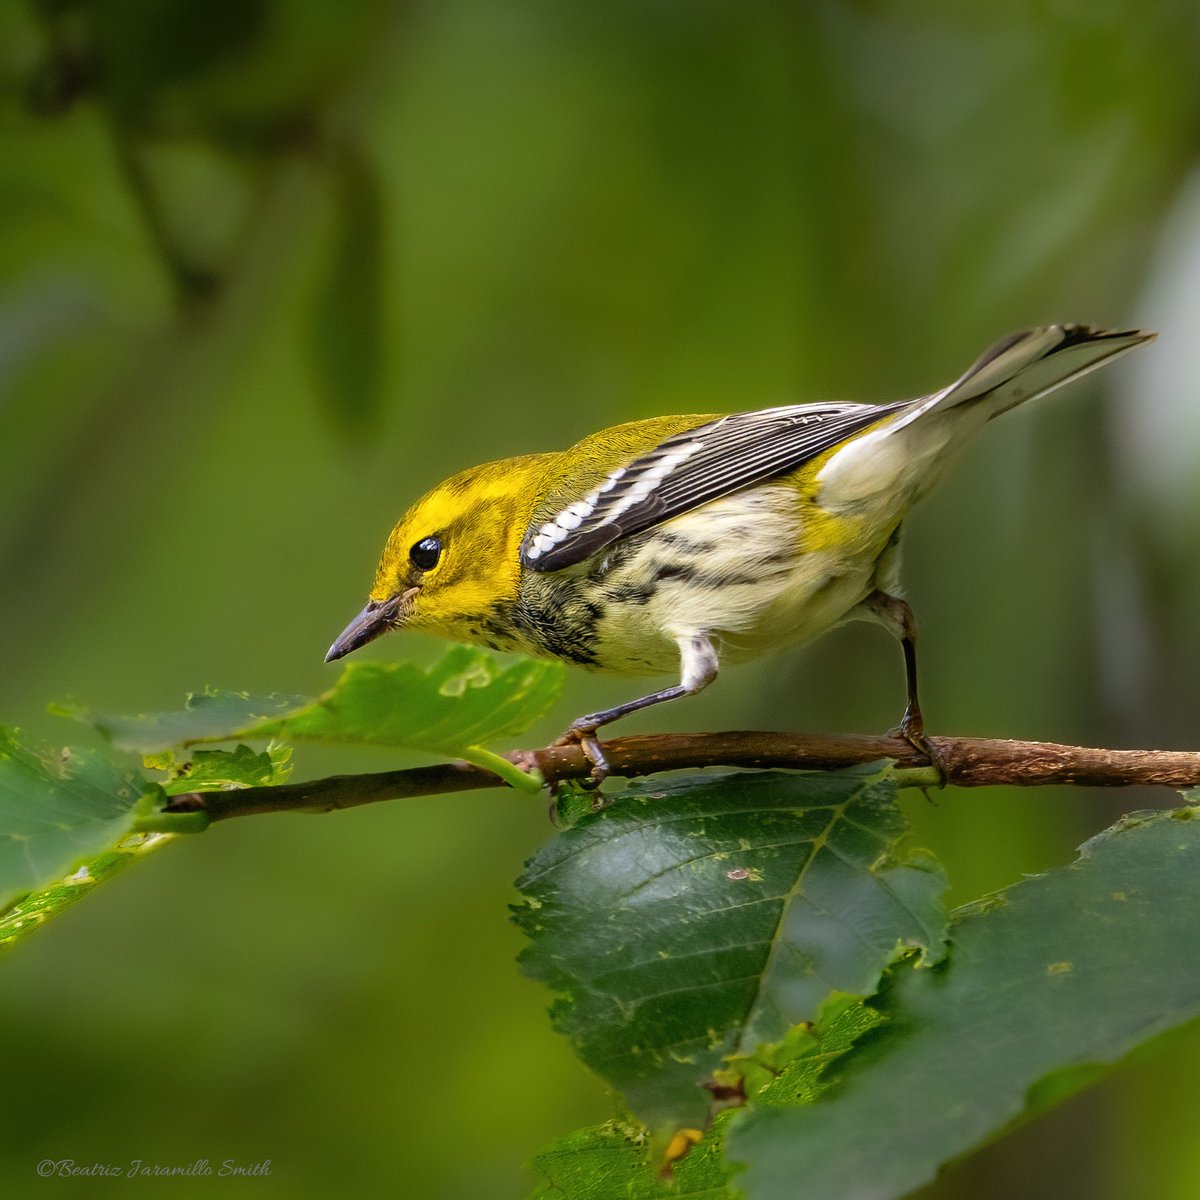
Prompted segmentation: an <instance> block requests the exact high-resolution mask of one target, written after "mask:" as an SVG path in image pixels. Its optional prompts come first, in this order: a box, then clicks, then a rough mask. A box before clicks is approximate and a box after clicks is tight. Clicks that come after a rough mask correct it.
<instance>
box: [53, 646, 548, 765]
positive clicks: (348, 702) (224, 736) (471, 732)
mask: <svg viewBox="0 0 1200 1200" xmlns="http://www.w3.org/2000/svg"><path fill="white" fill-rule="evenodd" d="M562 678H563V668H562V666H561V665H560V664H559V663H554V662H534V661H533V660H531V659H518V660H517V661H516V662H513V663H509V664H508V665H503V664H501V663H500V662H498V661H497V660H496V659H495V658H493V657H492V656H491V655H489V654H485V653H483V652H482V651H480V650H472V649H470V648H469V647H467V646H455V647H453V648H452V649H451V650H449V651H448V652H447V653H446V654H444V655H443V656H442V658H441V659H439V661H438V662H436V663H434V664H433V666H431V667H429V668H427V669H422V668H421V667H418V666H416V665H415V664H413V663H380V662H357V663H349V664H348V665H347V666H346V667H345V668H344V669H343V671H342V674H341V676H340V678H339V679H338V682H337V684H336V685H335V686H334V687H333V688H331V689H330V690H329V691H328V692H326V693H325V694H324V695H322V696H319V697H317V698H316V699H315V700H308V699H306V698H305V697H303V696H269V697H266V698H255V697H252V696H246V695H243V694H241V693H238V692H217V691H208V692H201V693H198V694H196V695H193V696H190V697H189V698H188V702H187V706H186V708H184V709H183V710H182V711H180V712H174V713H151V714H148V715H143V716H114V715H112V714H108V713H93V712H90V711H88V710H87V709H82V708H68V707H63V706H60V707H59V708H58V709H57V711H58V712H60V713H62V714H63V715H65V716H71V717H74V718H76V719H77V720H81V721H85V722H87V723H88V724H90V725H94V726H95V727H96V728H97V729H99V730H100V731H101V732H102V733H104V734H105V735H106V736H108V737H109V738H111V739H112V741H113V742H114V743H115V744H116V745H118V746H121V747H124V748H126V749H131V750H140V751H141V752H142V753H143V754H156V753H159V752H161V751H163V750H165V749H168V748H169V747H171V746H177V745H184V746H187V745H194V744H196V743H199V742H224V741H229V740H231V739H234V738H296V739H301V738H303V739H309V740H315V741H330V742H358V743H364V744H372V745H377V746H396V747H405V748H407V749H412V750H428V751H433V752H436V753H444V754H462V753H463V752H464V751H465V750H467V749H468V748H470V747H473V746H478V745H480V744H482V743H484V742H489V741H492V740H494V739H496V738H500V737H505V736H510V735H513V734H517V733H521V732H522V731H524V730H525V729H527V728H528V727H529V726H530V725H531V724H532V723H533V722H534V721H535V720H537V718H538V717H540V716H541V715H542V714H543V713H544V712H545V711H546V710H547V709H548V708H549V707H550V705H551V704H553V703H554V701H555V700H556V699H557V697H558V693H559V690H560V689H561V687H562Z"/></svg>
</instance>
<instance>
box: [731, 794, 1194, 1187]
mask: <svg viewBox="0 0 1200 1200" xmlns="http://www.w3.org/2000/svg"><path fill="white" fill-rule="evenodd" d="M1198 910H1200V813H1197V811H1196V810H1195V809H1181V810H1179V811H1177V812H1174V813H1155V814H1151V815H1139V816H1135V817H1131V818H1127V819H1126V820H1124V821H1122V822H1120V823H1119V824H1117V825H1116V826H1114V827H1113V828H1112V829H1110V830H1108V831H1107V832H1105V833H1103V834H1101V835H1099V836H1098V837H1096V838H1093V839H1092V840H1091V841H1090V842H1088V843H1087V844H1086V845H1085V846H1084V847H1083V849H1082V853H1081V856H1080V858H1079V859H1078V860H1077V861H1076V862H1075V863H1073V864H1072V865H1070V866H1068V867H1065V868H1062V869H1060V870H1057V871H1052V872H1049V873H1048V874H1046V875H1041V876H1038V877H1036V878H1033V879H1029V880H1025V881H1023V882H1021V883H1018V884H1016V885H1014V886H1013V887H1011V888H1009V889H1008V890H1007V891H1005V892H1002V893H999V894H998V895H996V896H992V897H989V898H988V899H987V900H985V901H982V902H980V903H978V904H976V905H971V906H968V907H966V908H964V909H961V910H959V911H958V912H957V913H956V914H955V917H954V921H953V924H952V928H951V937H952V941H953V947H954V949H953V954H952V957H951V959H950V961H949V962H948V963H947V964H946V965H945V966H944V967H941V968H938V969H936V970H932V971H918V970H914V969H912V968H911V966H910V965H909V964H902V965H900V966H898V967H896V968H895V969H894V970H893V972H892V978H891V979H890V980H889V985H888V986H887V987H885V989H884V990H883V992H882V994H881V996H880V997H879V998H878V1000H876V1001H875V1002H874V1004H875V1006H877V1007H878V1009H879V1011H880V1014H881V1015H882V1016H883V1017H884V1018H885V1019H886V1021H887V1022H888V1023H887V1025H886V1026H885V1027H884V1029H883V1030H881V1031H880V1032H879V1033H878V1034H877V1035H875V1036H872V1037H870V1038H866V1039H864V1040H863V1041H862V1042H861V1043H859V1044H858V1045H857V1046H856V1047H855V1048H854V1049H853V1050H851V1051H850V1053H849V1054H847V1055H846V1056H845V1057H844V1058H843V1059H841V1061H840V1062H838V1063H837V1064H836V1068H835V1084H836V1086H834V1087H833V1088H832V1089H831V1090H830V1091H829V1092H828V1093H827V1094H826V1095H825V1096H824V1097H823V1098H822V1099H821V1100H820V1101H819V1102H818V1103H816V1104H810V1105H806V1106H804V1107H803V1108H790V1107H772V1108H767V1107H760V1106H757V1105H755V1106H752V1107H751V1108H748V1109H747V1110H745V1111H744V1112H743V1113H741V1114H740V1115H739V1116H738V1117H737V1119H736V1120H735V1121H734V1122H733V1123H732V1126H731V1129H730V1133H729V1137H728V1140H727V1153H728V1155H729V1157H730V1158H731V1159H732V1160H734V1161H735V1162H737V1163H742V1164H745V1165H746V1168H747V1170H746V1172H745V1174H744V1175H742V1174H740V1175H738V1176H737V1179H738V1183H739V1186H741V1187H742V1188H743V1189H744V1191H745V1192H746V1194H747V1196H748V1197H749V1198H750V1200H795V1197H796V1194H797V1192H796V1188H797V1180H799V1179H803V1181H804V1193H803V1194H804V1197H805V1200H841V1198H842V1197H845V1196H854V1197H856V1198H861V1200H891V1198H893V1197H899V1196H904V1195H907V1194H908V1193H909V1192H911V1191H912V1190H913V1189H914V1188H916V1187H919V1186H920V1185H922V1184H923V1183H925V1182H927V1181H928V1180H930V1179H932V1178H933V1176H934V1175H935V1174H936V1172H937V1169H938V1167H939V1166H940V1165H941V1164H943V1163H945V1162H947V1161H949V1160H950V1159H953V1158H957V1157H959V1156H961V1155H962V1154H964V1153H966V1152H967V1151H969V1150H971V1149H972V1148H974V1147H976V1146H978V1145H980V1144H981V1143H982V1142H984V1141H987V1140H988V1139H990V1138H992V1137H994V1136H995V1135H996V1133H997V1132H999V1131H1001V1130H1002V1129H1004V1128H1005V1127H1007V1126H1009V1125H1010V1124H1012V1123H1013V1122H1015V1121H1017V1120H1019V1119H1020V1118H1021V1117H1023V1116H1025V1115H1028V1114H1029V1113H1030V1112H1036V1111H1040V1110H1041V1109H1043V1108H1045V1107H1046V1106H1047V1104H1049V1103H1051V1102H1053V1101H1056V1100H1059V1099H1061V1098H1062V1097H1063V1096H1064V1095H1066V1094H1068V1093H1069V1091H1070V1090H1073V1089H1074V1088H1077V1087H1078V1086H1081V1085H1082V1084H1083V1083H1085V1082H1088V1081H1090V1080H1091V1079H1093V1078H1095V1077H1096V1075H1097V1074H1098V1070H1097V1068H1099V1067H1100V1066H1102V1065H1103V1064H1111V1063H1113V1062H1116V1061H1117V1060H1118V1059H1120V1058H1121V1057H1122V1056H1123V1055H1124V1054H1126V1053H1128V1052H1129V1051H1130V1050H1131V1049H1132V1048H1133V1047H1135V1046H1137V1045H1138V1044H1139V1043H1142V1042H1145V1041H1147V1040H1149V1039H1151V1038H1153V1037H1155V1036H1156V1035H1157V1034H1159V1033H1160V1032H1162V1031H1164V1030H1167V1029H1170V1028H1173V1027H1175V1026H1178V1025H1180V1024H1182V1023H1183V1022H1185V1021H1189V1020H1192V1019H1194V1018H1196V1017H1197V1016H1200V965H1198V959H1197V951H1196V919H1195V914H1196V912H1197V911H1198ZM785 1078H786V1072H785V1075H784V1076H783V1077H781V1083H782V1082H783V1080H784V1079H785Z"/></svg>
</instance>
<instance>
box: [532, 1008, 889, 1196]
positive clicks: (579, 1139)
mask: <svg viewBox="0 0 1200 1200" xmlns="http://www.w3.org/2000/svg"><path fill="white" fill-rule="evenodd" d="M883 1023H884V1018H883V1017H882V1016H880V1014H879V1013H877V1012H875V1010H874V1009H872V1008H869V1007H868V1006H867V1005H866V1004H864V1003H863V1001H862V1000H861V999H859V998H858V997H851V996H837V997H835V998H834V999H832V1000H831V1001H830V1002H829V1003H828V1004H826V1005H825V1007H824V1008H823V1010H822V1012H821V1016H820V1018H819V1019H818V1021H817V1023H816V1024H815V1025H814V1026H807V1025H799V1026H794V1027H793V1028H792V1029H791V1030H790V1031H789V1032H788V1034H787V1035H786V1036H785V1037H784V1039H783V1040H782V1041H781V1042H779V1043H776V1044H775V1045H774V1046H769V1047H760V1049H759V1050H758V1051H756V1052H755V1054H754V1055H750V1056H746V1057H744V1058H736V1059H733V1060H732V1061H731V1063H730V1068H729V1070H728V1071H718V1072H717V1073H716V1074H717V1077H718V1079H722V1078H726V1077H727V1079H728V1082H729V1083H730V1090H731V1091H732V1092H736V1091H738V1090H740V1088H739V1086H738V1085H739V1083H740V1087H743V1088H744V1089H745V1094H746V1096H747V1099H748V1101H749V1102H751V1103H754V1104H793V1105H794V1104H808V1103H811V1102H812V1101H813V1100H814V1099H816V1097H817V1096H819V1095H820V1094H821V1092H823V1091H824V1090H825V1088H826V1087H828V1086H829V1081H828V1072H829V1068H830V1067H831V1066H832V1065H833V1064H834V1063H835V1062H836V1061H837V1059H838V1058H839V1057H840V1056H841V1055H842V1054H844V1053H845V1052H846V1051H847V1050H849V1049H850V1047H851V1046H852V1045H854V1043H855V1042H857V1041H858V1039H859V1038H861V1037H862V1036H863V1035H864V1034H866V1033H868V1032H870V1031H871V1030H872V1029H875V1028H876V1027H877V1026H879V1025H881V1024H883ZM739 1111H740V1110H739V1109H736V1108H727V1109H724V1110H723V1111H721V1112H719V1113H718V1114H717V1115H716V1118H715V1119H714V1121H713V1124H712V1127H711V1128H710V1129H709V1130H708V1131H707V1133H705V1135H704V1138H703V1140H702V1141H701V1142H700V1143H699V1145H697V1146H695V1147H693V1148H692V1149H691V1150H689V1151H688V1153H687V1154H686V1155H685V1157H684V1158H682V1159H681V1160H679V1161H678V1162H676V1163H675V1166H674V1171H673V1173H672V1176H673V1177H672V1178H671V1180H670V1181H669V1182H668V1181H666V1180H664V1179H663V1177H662V1173H661V1170H660V1168H661V1166H662V1162H661V1159H658V1160H657V1161H656V1150H658V1151H661V1146H658V1147H655V1146H653V1145H652V1142H651V1138H650V1134H649V1131H648V1130H647V1129H646V1128H645V1127H644V1126H642V1125H638V1124H636V1123H634V1122H620V1121H612V1122H609V1123H608V1124H606V1125H601V1126H597V1127H595V1128H592V1129H582V1130H579V1131H578V1132H577V1133H572V1134H569V1135H568V1136H566V1137H563V1138H559V1139H558V1140H557V1141H556V1142H554V1143H553V1144H551V1145H550V1146H547V1147H546V1148H545V1149H544V1150H542V1151H541V1152H540V1153H539V1154H537V1155H536V1156H535V1157H534V1159H533V1161H532V1162H531V1163H530V1167H531V1168H532V1169H533V1170H535V1171H537V1172H538V1173H539V1174H540V1175H542V1177H543V1178H544V1180H545V1182H544V1183H543V1185H542V1186H541V1187H539V1188H538V1189H537V1190H536V1191H535V1192H534V1193H533V1195H532V1196H531V1197H530V1200H577V1198H583V1200H588V1198H591V1197H594V1198H595V1200H611V1198H612V1197H615V1196H620V1197H622V1198H624V1200H657V1198H658V1197H663V1198H664V1200H669V1198H670V1197H676V1200H678V1198H679V1197H687V1198H688V1200H693V1198H694V1197H712V1198H713V1200H718V1198H719V1200H735V1198H740V1197H741V1196H742V1195H743V1193H742V1192H741V1191H739V1190H738V1189H737V1188H736V1187H734V1186H733V1182H736V1181H737V1175H736V1171H733V1170H731V1169H730V1167H729V1164H728V1163H727V1162H726V1159H725V1156H724V1153H723V1150H724V1143H725V1136H726V1133H727V1131H728V1129H729V1127H730V1124H731V1122H733V1121H735V1120H737V1116H736V1114H737V1113H738V1112H739ZM731 1180H732V1182H731Z"/></svg>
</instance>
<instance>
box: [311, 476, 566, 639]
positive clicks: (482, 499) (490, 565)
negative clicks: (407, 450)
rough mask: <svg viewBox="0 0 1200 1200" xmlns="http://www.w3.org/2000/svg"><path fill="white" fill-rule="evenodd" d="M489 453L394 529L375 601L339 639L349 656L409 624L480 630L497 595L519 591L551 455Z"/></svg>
mask: <svg viewBox="0 0 1200 1200" xmlns="http://www.w3.org/2000/svg"><path fill="white" fill-rule="evenodd" d="M556 457H557V455H552V454H542V455H529V456H526V457H524V458H514V459H506V460H504V461H502V462H494V463H485V464H484V465H483V466H481V467H474V468H472V469H471V470H470V471H464V472H462V474H460V475H455V476H453V477H452V478H450V479H447V480H446V482H445V483H442V484H439V485H438V486H437V487H436V488H434V489H433V491H431V492H429V493H428V494H427V495H425V496H423V497H422V498H421V499H420V500H418V501H417V502H416V504H414V505H413V506H412V508H410V509H409V510H408V512H407V513H405V515H404V516H403V518H401V520H400V522H399V524H397V526H396V527H395V529H393V530H392V532H391V535H390V536H389V537H388V540H387V544H386V545H385V546H384V548H383V555H382V557H381V558H380V560H379V568H378V570H377V571H376V573H375V584H374V586H373V587H372V588H371V595H370V603H368V605H367V607H366V608H365V609H364V610H363V611H362V612H361V613H360V614H359V615H358V616H357V617H356V618H355V619H354V621H352V622H351V623H350V625H349V626H347V628H346V630H345V632H344V633H343V634H342V636H341V637H340V638H338V640H337V641H336V642H335V643H334V644H333V647H332V648H331V650H330V652H329V658H331V659H332V658H340V657H342V655H343V654H349V653H350V651H351V650H355V649H357V648H358V647H359V646H362V645H365V644H366V643H367V642H369V641H371V640H372V639H374V638H375V637H378V636H379V635H380V634H381V633H386V632H387V631H388V630H390V629H398V628H401V627H404V628H408V629H420V630H423V631H425V632H428V633H435V634H438V635H440V636H442V637H449V638H454V639H456V640H459V641H473V640H476V637H477V631H478V630H479V628H480V624H481V622H483V621H485V620H486V618H487V617H488V615H489V614H490V613H491V612H492V611H493V610H494V609H495V607H496V606H497V605H498V604H503V603H504V602H505V601H511V600H515V599H516V596H517V587H518V583H519V581H520V572H521V566H520V560H519V558H518V553H519V550H520V545H521V539H522V538H523V537H524V535H525V530H526V528H527V527H528V525H529V521H530V518H531V516H532V514H533V511H534V509H535V507H536V504H537V498H538V495H539V494H540V491H541V481H542V478H543V477H544V475H545V473H546V467H547V465H548V463H549V461H550V460H552V459H554V458H556Z"/></svg>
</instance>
